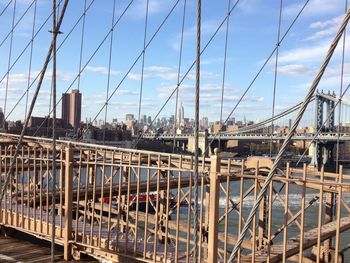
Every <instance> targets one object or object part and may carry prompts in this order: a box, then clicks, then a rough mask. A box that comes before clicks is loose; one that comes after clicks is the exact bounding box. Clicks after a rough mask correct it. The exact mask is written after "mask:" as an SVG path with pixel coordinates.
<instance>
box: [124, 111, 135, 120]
mask: <svg viewBox="0 0 350 263" xmlns="http://www.w3.org/2000/svg"><path fill="white" fill-rule="evenodd" d="M125 120H126V121H133V120H134V114H130V113H128V114H126V115H125Z"/></svg>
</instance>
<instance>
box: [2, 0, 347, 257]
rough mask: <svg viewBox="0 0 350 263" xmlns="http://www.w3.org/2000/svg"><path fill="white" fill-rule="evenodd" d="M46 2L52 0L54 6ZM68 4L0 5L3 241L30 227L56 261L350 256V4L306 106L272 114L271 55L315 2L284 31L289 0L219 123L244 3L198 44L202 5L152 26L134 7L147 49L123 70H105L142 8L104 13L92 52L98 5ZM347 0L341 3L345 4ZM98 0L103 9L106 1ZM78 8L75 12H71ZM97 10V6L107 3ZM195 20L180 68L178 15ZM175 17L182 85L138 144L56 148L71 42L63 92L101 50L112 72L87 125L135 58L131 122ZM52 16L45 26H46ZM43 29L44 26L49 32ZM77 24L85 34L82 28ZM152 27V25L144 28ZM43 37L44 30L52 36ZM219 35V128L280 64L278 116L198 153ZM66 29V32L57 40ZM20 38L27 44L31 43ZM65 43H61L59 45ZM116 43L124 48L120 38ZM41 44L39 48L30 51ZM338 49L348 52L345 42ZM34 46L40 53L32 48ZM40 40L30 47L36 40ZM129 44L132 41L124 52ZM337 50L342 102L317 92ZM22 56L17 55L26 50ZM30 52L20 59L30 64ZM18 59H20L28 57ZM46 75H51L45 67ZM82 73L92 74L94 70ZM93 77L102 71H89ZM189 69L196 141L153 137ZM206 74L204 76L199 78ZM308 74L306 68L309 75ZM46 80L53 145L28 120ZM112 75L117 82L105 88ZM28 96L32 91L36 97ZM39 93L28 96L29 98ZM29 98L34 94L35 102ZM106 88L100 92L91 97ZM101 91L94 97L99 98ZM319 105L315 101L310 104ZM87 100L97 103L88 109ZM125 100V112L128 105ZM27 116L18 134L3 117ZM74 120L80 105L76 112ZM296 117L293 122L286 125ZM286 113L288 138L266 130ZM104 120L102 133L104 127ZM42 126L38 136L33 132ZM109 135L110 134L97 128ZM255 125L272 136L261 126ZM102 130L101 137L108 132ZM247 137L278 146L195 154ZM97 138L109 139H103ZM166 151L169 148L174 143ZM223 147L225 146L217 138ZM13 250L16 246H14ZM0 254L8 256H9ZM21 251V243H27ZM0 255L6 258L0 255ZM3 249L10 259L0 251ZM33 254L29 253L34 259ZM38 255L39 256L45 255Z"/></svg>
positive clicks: (71, 143)
mask: <svg viewBox="0 0 350 263" xmlns="http://www.w3.org/2000/svg"><path fill="white" fill-rule="evenodd" d="M48 2H51V1H48ZM71 2H73V1H68V0H60V1H56V0H53V1H52V9H51V8H47V9H46V11H47V12H48V14H46V15H44V18H43V16H41V17H40V18H41V19H39V18H38V13H37V10H38V9H39V8H40V4H42V3H41V1H38V0H33V1H25V4H23V3H21V1H16V0H9V1H3V2H2V3H1V5H0V8H1V9H0V20H1V19H3V18H4V17H3V16H5V15H8V16H10V17H11V18H12V19H10V20H9V21H10V22H9V25H8V28H6V27H4V28H1V31H4V32H5V33H2V35H1V37H3V38H2V42H0V50H3V49H5V46H4V43H7V44H8V47H7V48H8V50H6V51H8V60H7V63H6V64H7V65H5V70H4V71H1V75H2V77H1V79H0V83H1V84H2V85H3V86H2V87H3V89H1V92H2V93H4V105H3V115H4V118H3V120H2V125H1V126H2V128H3V129H2V132H1V133H0V189H1V196H0V226H1V231H2V232H4V233H5V235H7V236H11V234H12V233H13V231H17V232H20V233H25V234H27V235H29V236H31V237H33V238H34V237H35V238H38V239H40V240H46V241H49V242H50V243H51V251H50V254H49V255H46V256H45V257H42V258H41V259H38V260H37V261H35V259H32V260H31V261H30V260H29V259H27V260H29V262H40V260H41V261H43V260H46V261H48V259H49V258H50V259H51V261H52V262H54V261H56V260H58V259H57V256H59V255H60V252H59V251H60V249H59V248H61V249H62V250H63V255H62V259H63V260H67V261H68V260H72V259H74V260H81V259H82V257H83V256H84V255H87V256H90V257H93V258H95V259H97V260H105V261H111V262H125V261H128V262H347V261H348V260H350V254H349V251H348V250H349V248H350V246H349V244H350V239H349V232H348V231H349V229H350V174H349V172H348V171H347V170H346V169H345V168H344V167H343V166H341V165H339V159H340V158H339V154H340V153H339V152H340V150H339V149H340V146H341V145H347V143H348V142H349V140H350V139H349V138H350V136H349V132H348V131H343V130H342V127H344V124H346V122H347V121H348V120H347V118H346V116H344V109H347V107H348V106H349V105H348V103H347V101H346V99H345V97H344V96H345V95H346V93H347V90H348V88H349V87H350V84H349V85H345V83H343V82H345V80H346V78H345V77H344V70H345V67H344V65H345V53H346V48H345V47H346V37H345V36H346V27H347V25H348V21H349V19H350V9H348V8H347V1H344V6H345V8H344V10H345V11H344V12H343V13H342V14H339V15H341V22H340V23H339V28H338V29H337V31H336V32H334V34H333V35H332V43H331V44H330V45H329V47H328V51H327V52H326V53H325V54H320V56H321V55H322V56H323V57H324V60H323V62H322V64H321V66H320V67H319V69H318V71H317V72H315V73H314V74H313V77H314V78H313V81H311V82H310V83H309V87H310V88H309V90H308V92H307V93H306V95H305V98H304V99H303V101H302V102H300V103H298V104H295V105H294V106H292V107H288V109H286V110H284V111H282V112H280V113H277V112H276V89H277V82H276V79H277V75H278V59H279V49H280V48H281V47H283V45H284V44H285V41H286V37H287V35H288V34H290V33H291V31H292V30H293V27H294V26H295V24H297V23H298V22H299V20H301V19H303V12H304V11H305V8H307V6H308V5H309V2H312V0H306V1H302V5H300V6H298V11H297V13H296V15H295V17H293V19H292V20H291V22H290V24H289V25H287V27H286V28H285V31H284V32H283V31H282V27H281V21H282V19H283V14H284V12H283V10H284V5H283V0H281V1H280V6H279V17H278V18H279V19H278V34H277V39H276V42H275V43H274V45H273V48H272V51H271V53H270V54H269V55H268V56H267V59H266V60H265V61H263V63H262V66H261V68H259V69H258V71H257V73H256V75H255V76H254V77H253V78H252V80H251V82H249V84H248V86H247V88H246V89H245V90H244V91H243V92H242V94H241V96H240V97H239V99H237V100H236V103H235V105H233V107H231V108H230V111H229V112H228V115H227V118H224V111H223V108H224V100H225V85H226V77H227V76H226V66H227V57H228V55H227V51H228V36H229V33H230V30H229V27H230V18H231V17H232V16H233V15H234V14H235V12H237V9H236V8H238V7H239V6H240V4H241V3H240V1H239V0H237V1H230V0H228V1H227V9H225V12H223V13H222V14H221V17H220V22H219V23H218V25H217V27H216V28H215V30H214V31H213V34H212V35H211V36H210V37H209V38H208V41H207V42H204V43H203V41H201V36H202V31H201V26H202V20H201V19H202V15H201V12H202V1H200V0H198V1H196V4H195V5H194V3H190V2H189V1H186V0H182V1H180V0H176V1H169V2H170V4H169V10H165V11H164V10H162V11H164V13H165V14H164V17H163V19H161V20H160V21H158V23H157V24H156V25H155V26H154V25H153V26H151V25H150V21H149V19H150V14H151V10H152V9H151V7H152V3H153V4H154V3H155V2H153V1H152V0H147V1H145V5H141V6H142V8H141V10H142V11H143V12H144V16H145V17H144V23H143V24H142V33H141V35H142V41H141V42H142V48H141V50H140V52H138V53H137V55H136V57H135V60H134V61H132V62H131V64H130V67H126V68H125V69H124V70H123V71H122V72H115V71H113V69H112V62H113V58H114V55H115V54H114V52H115V51H114V50H113V47H114V44H115V42H116V41H118V38H116V35H115V34H116V33H117V32H118V30H117V29H118V28H119V26H120V23H122V22H123V21H124V20H125V19H126V17H127V16H128V15H130V12H131V10H133V11H134V12H136V11H139V10H138V9H136V10H135V9H132V8H133V5H135V4H136V3H135V2H137V1H134V0H131V1H128V2H127V3H126V4H124V5H120V6H119V5H118V2H119V1H116V0H113V1H110V3H112V4H113V5H112V7H111V8H109V7H108V9H109V10H108V11H106V10H105V9H104V11H105V12H106V13H103V15H101V13H100V14H99V15H100V16H99V17H100V18H101V20H104V19H105V18H106V17H107V16H110V21H109V25H108V30H107V31H106V34H105V35H102V36H100V32H99V31H98V30H95V32H94V34H96V36H95V35H94V37H93V38H95V39H98V38H99V37H101V39H98V40H97V41H99V42H98V43H97V47H96V49H93V50H86V49H88V48H87V46H86V45H87V43H88V41H89V40H88V39H86V36H87V34H88V27H87V24H86V23H87V21H88V19H89V18H90V16H91V14H90V13H91V12H92V11H93V10H94V8H95V6H96V5H97V4H98V1H95V0H90V1H88V0H84V1H80V2H79V4H77V3H78V1H77V2H75V3H74V4H75V5H73V4H72V3H71ZM339 2H341V1H339ZM104 4H105V3H104ZM77 6H78V7H80V9H79V11H77V10H76V9H74V10H71V9H70V8H73V7H74V8H77ZM104 7H105V6H104ZM189 9H194V10H195V12H194V13H195V14H196V17H195V18H196V19H195V24H196V27H195V29H196V30H195V32H196V41H195V43H196V50H195V54H196V58H195V60H194V61H193V63H191V64H190V65H189V66H188V67H187V68H185V66H184V61H183V59H184V58H183V51H184V46H183V44H184V36H185V33H186V32H185V29H186V28H185V25H186V23H185V21H186V19H189V17H188V16H189V15H188V13H187V12H188V10H189ZM174 13H175V14H176V15H177V17H176V20H179V21H180V25H181V27H180V35H179V36H180V37H179V39H180V41H179V47H178V57H177V61H176V62H177V65H178V66H177V74H175V80H176V84H175V85H174V89H172V90H171V92H169V93H168V94H167V95H168V97H166V98H165V100H164V104H163V105H161V106H160V107H159V110H158V111H157V112H156V114H155V115H154V117H153V118H152V121H151V124H150V125H149V126H148V127H147V129H144V130H143V131H141V132H140V133H139V134H137V136H136V137H134V143H133V148H130V149H127V148H118V147H112V146H106V145H103V144H91V143H86V142H84V141H82V140H80V139H78V140H61V139H59V138H57V136H56V128H57V127H56V125H57V119H58V118H57V116H56V113H57V107H58V105H59V103H61V101H60V100H57V95H56V93H57V77H58V75H59V71H57V70H59V69H60V68H59V64H57V60H60V59H61V57H62V58H63V57H64V51H65V52H67V54H68V56H70V55H71V56H73V54H72V52H71V50H70V47H69V46H68V47H67V45H68V44H67V42H68V43H69V39H70V37H73V36H74V35H75V36H77V35H79V41H78V42H77V43H78V44H79V45H78V52H73V53H76V54H78V59H77V60H78V62H79V63H78V64H79V67H78V71H77V73H76V74H74V76H73V77H72V79H73V80H72V82H71V83H70V84H69V85H68V87H67V90H66V91H68V90H69V89H71V88H72V87H75V86H77V87H78V91H80V88H81V87H80V85H82V84H81V83H83V82H84V75H85V73H86V72H87V71H88V69H90V70H92V68H91V67H90V66H91V62H92V61H93V59H94V57H95V56H96V55H97V54H99V52H100V51H101V48H102V46H103V45H106V46H107V47H108V48H107V52H106V51H105V54H104V55H105V57H106V61H107V64H108V67H107V68H104V69H101V68H100V69H99V70H102V71H103V72H104V75H105V76H106V85H105V88H106V90H105V93H104V95H106V96H105V98H104V100H103V103H102V105H101V107H100V108H98V110H97V113H96V115H95V117H94V118H93V120H92V121H91V122H90V123H88V124H87V126H89V125H91V123H93V122H94V121H95V120H97V119H98V118H99V116H100V115H104V116H103V118H104V123H105V124H106V122H107V118H108V116H109V114H110V111H111V110H112V106H113V103H112V102H113V100H112V99H113V98H114V97H115V96H117V95H118V92H120V91H121V87H123V85H124V84H125V83H124V82H125V81H126V79H127V78H128V77H130V76H131V74H132V72H133V70H134V68H135V67H136V66H137V65H139V64H141V70H140V71H141V74H140V76H139V77H138V80H139V81H140V83H139V84H140V85H139V88H140V90H139V92H138V93H137V95H138V103H133V105H136V104H137V111H138V120H140V118H141V112H142V110H144V109H143V107H145V102H144V90H143V89H144V88H145V82H146V79H147V75H146V73H145V62H146V61H147V58H148V56H149V54H148V52H150V53H151V48H152V44H153V42H154V41H155V40H156V39H157V37H159V35H160V34H161V33H162V32H163V30H166V26H167V22H168V20H169V19H174V16H175V14H174ZM68 14H69V15H70V16H71V17H73V20H74V21H75V22H73V23H72V24H71V27H70V28H69V26H66V25H65V21H66V19H67V15H68ZM45 17H46V18H45ZM23 21H31V23H29V24H30V26H31V33H30V34H29V40H28V41H27V42H25V41H23V42H25V43H24V45H23V47H20V48H18V47H16V45H15V40H16V33H18V31H19V30H20V28H19V27H20V26H19V25H21V23H23ZM49 21H52V24H51V25H49V24H48V23H49ZM78 26H79V28H80V29H81V30H80V32H79V31H78V30H77V28H78ZM43 29H48V30H47V31H50V32H49V33H50V39H49V42H48V43H46V44H47V46H45V48H43V46H42V43H45V42H40V41H39V40H38V36H39V35H40V33H41V32H42V30H43ZM152 30H153V31H152ZM47 31H46V34H47ZM222 32H224V35H225V37H224V40H225V41H224V61H223V64H224V65H223V71H222V83H221V84H222V86H221V103H220V107H219V111H220V125H222V126H223V125H225V124H226V123H227V122H228V120H229V119H230V117H232V116H233V114H235V111H236V110H237V108H238V107H239V106H240V104H241V103H242V101H244V100H245V99H247V98H246V95H247V93H248V92H249V90H250V89H251V88H252V86H253V85H254V83H255V82H256V80H257V79H258V77H259V76H260V75H261V74H262V72H263V70H264V68H265V67H266V66H267V65H268V64H269V63H271V62H272V61H271V60H273V58H275V68H274V83H273V94H272V97H273V99H272V101H273V103H272V107H271V108H272V114H271V115H270V116H268V117H266V119H265V120H264V121H261V122H258V123H255V124H253V125H249V126H245V127H242V128H240V129H238V130H236V131H233V132H224V131H221V129H220V130H219V132H217V133H211V134H209V135H208V134H207V135H205V136H206V137H205V140H204V141H205V142H206V143H205V144H204V146H201V145H200V143H201V141H202V140H200V139H201V136H202V135H201V134H200V132H199V111H200V91H201V85H200V80H201V70H200V66H201V65H202V64H201V58H202V57H203V56H204V54H205V51H206V50H207V49H208V48H210V47H211V46H212V45H213V41H214V39H215V38H216V37H217V35H218V33H222ZM62 33H63V34H62ZM27 37H28V36H27ZM66 41H67V42H66ZM119 41H120V40H119ZM38 42H39V43H38ZM340 43H342V45H341V44H340ZM39 44H41V45H39ZM36 45H38V46H36ZM130 45H131V44H130ZM337 47H338V50H339V49H340V50H341V52H340V54H342V59H341V72H340V74H339V79H340V80H341V81H340V82H341V85H340V89H339V93H338V97H337V96H336V95H335V94H330V93H329V94H327V93H323V92H317V91H316V90H317V87H318V85H319V83H320V81H321V79H322V77H323V76H324V73H325V71H326V69H327V66H328V65H329V62H330V60H331V58H332V57H333V56H334V55H335V50H336V48H337ZM21 48H23V49H21ZM38 49H40V51H42V50H43V49H44V50H45V51H47V54H46V56H45V57H43V61H41V65H42V66H41V67H40V70H34V61H35V59H37V57H36V53H35V52H38ZM25 54H26V55H28V57H25ZM24 57H25V58H24ZM22 60H24V61H25V62H26V63H27V64H26V66H27V70H28V71H27V74H26V75H24V77H23V76H21V77H23V79H24V82H25V83H26V85H25V89H24V92H23V93H21V94H19V93H20V92H18V94H16V96H15V98H13V97H11V96H9V94H10V91H11V83H13V81H14V80H13V76H14V75H15V72H14V69H15V68H16V66H18V65H19V64H20V63H22V62H23V61H22ZM49 66H51V67H52V72H51V73H49V72H48V71H49V70H48V68H49ZM89 67H90V68H89ZM95 70H96V69H95ZM192 71H194V72H195V74H194V75H195V77H194V80H195V83H194V85H193V95H194V98H195V100H194V102H195V103H194V105H195V111H194V113H195V128H194V134H185V135H177V134H176V131H175V129H176V123H175V125H174V133H173V134H170V135H166V134H158V135H157V136H156V137H155V136H154V135H152V134H150V133H149V129H150V128H151V126H152V125H153V124H154V122H155V120H156V119H157V118H158V116H159V115H160V114H161V113H162V111H163V110H164V108H165V107H166V106H167V104H168V103H169V101H170V100H172V99H175V103H174V105H175V109H174V110H175V122H176V119H177V117H176V114H177V111H178V99H179V91H180V90H181V87H182V86H185V83H184V82H185V80H186V79H187V78H188V77H189V75H190V74H192V73H193V72H192ZM202 73H203V72H202ZM310 74H311V73H310ZM48 75H49V79H50V86H51V92H50V93H49V94H50V96H49V98H50V99H49V107H48V114H47V115H46V114H45V116H47V117H45V118H44V121H43V122H42V123H41V125H39V126H40V127H42V126H43V125H44V123H45V121H46V122H48V120H52V124H51V125H50V127H48V128H49V129H50V130H51V135H52V136H50V137H49V138H44V137H36V136H35V135H34V136H28V135H27V132H28V123H29V120H30V118H31V117H32V116H33V112H34V109H35V106H37V104H38V97H39V96H40V95H39V94H41V93H40V92H42V91H43V90H42V89H43V87H42V86H43V83H45V78H47V77H48ZM113 75H119V76H121V77H120V79H119V81H118V82H117V83H112V77H113ZM31 89H32V90H31ZM33 90H34V91H33ZM30 92H31V94H30ZM99 92H100V91H96V93H99ZM98 95H100V94H93V96H96V97H97V96H98ZM312 103H313V105H311V104H312ZM92 104H93V103H92ZM133 105H129V107H132V106H133ZM16 112H22V113H21V116H23V117H22V119H24V123H23V124H21V125H22V126H21V127H22V128H21V134H19V135H16V134H11V133H9V132H6V131H7V125H8V122H9V121H10V117H11V116H13V115H12V114H15V113H16ZM74 112H75V111H74ZM310 112H311V115H312V117H311V118H312V119H313V120H312V123H311V124H310V125H311V126H312V127H313V132H312V133H303V134H298V133H296V130H297V128H298V127H299V125H300V123H301V121H302V118H305V116H306V115H307V114H309V115H310ZM291 116H292V117H291ZM283 118H291V119H293V124H292V125H291V126H290V127H289V130H288V131H287V132H286V133H283V134H275V133H274V125H276V123H278V121H279V120H281V119H283ZM104 126H106V125H104ZM40 127H38V129H39V128H40ZM104 129H106V128H104ZM261 129H265V130H269V132H267V133H261V132H258V131H259V130H261ZM104 136H105V130H104ZM191 138H192V140H193V143H194V147H193V148H194V154H191V155H190V154H175V153H174V152H173V153H161V152H154V151H145V150H142V149H138V145H139V142H140V141H141V140H150V139H152V140H154V139H157V140H163V141H167V140H168V141H173V142H175V143H176V142H181V141H186V140H188V141H189V140H191ZM221 140H222V141H228V140H247V141H254V140H258V141H263V140H266V141H268V142H270V143H271V144H272V142H273V141H274V140H279V141H281V146H280V148H279V150H278V152H276V155H275V156H274V158H262V157H253V158H248V159H247V160H238V159H234V158H228V157H225V155H223V154H221V152H220V149H217V148H216V149H215V150H213V151H212V154H211V155H210V156H206V155H205V154H200V148H201V147H202V148H203V149H202V151H201V152H202V153H205V152H207V149H208V148H210V147H211V145H212V144H215V141H219V142H220V141H221ZM293 140H300V141H308V143H309V144H308V147H306V149H305V152H304V154H303V155H302V156H301V157H300V159H299V160H298V162H297V163H298V165H296V166H292V164H291V163H288V162H287V163H282V159H283V156H284V155H285V153H286V149H287V147H288V145H289V144H290V143H291V142H292V141H293ZM103 141H104V140H103ZM175 143H174V145H175ZM219 146H220V143H219ZM311 147H312V148H313V154H314V155H313V162H314V163H313V164H314V165H309V163H305V162H304V163H303V160H302V157H303V156H304V155H305V154H307V152H308V151H309V148H311ZM7 240H8V237H3V236H1V237H0V251H1V252H0V258H1V260H3V259H4V260H7V261H10V262H13V261H18V259H16V256H18V257H19V254H21V255H22V256H23V254H24V253H12V255H11V256H6V246H7V245H8V244H6V242H7ZM19 246H20V245H19ZM3 247H4V248H3ZM23 247H24V245H23ZM2 251H3V252H2ZM2 253H3V254H4V255H2ZM33 257H34V256H33ZM43 258H45V259H43Z"/></svg>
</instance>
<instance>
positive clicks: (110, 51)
mask: <svg viewBox="0 0 350 263" xmlns="http://www.w3.org/2000/svg"><path fill="white" fill-rule="evenodd" d="M114 16H115V0H113V14H112V29H111V30H112V32H111V38H110V43H109V58H108V75H107V87H106V102H105V103H106V108H105V119H104V127H103V143H105V139H106V123H107V114H108V97H109V86H110V80H111V66H112V53H113V32H114V29H113V24H114Z"/></svg>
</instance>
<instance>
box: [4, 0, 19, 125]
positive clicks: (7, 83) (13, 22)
mask: <svg viewBox="0 0 350 263" xmlns="http://www.w3.org/2000/svg"><path fill="white" fill-rule="evenodd" d="M16 6H17V0H15V1H14V2H13V13H12V29H11V37H10V50H9V56H8V62H7V70H8V71H10V64H11V57H12V45H13V29H14V25H15V17H16ZM9 80H10V72H9V74H7V79H6V87H5V102H4V111H3V113H4V116H6V115H5V114H6V106H7V93H8V88H9ZM3 122H4V123H3V127H4V129H5V130H7V127H6V120H5V118H4V121H3Z"/></svg>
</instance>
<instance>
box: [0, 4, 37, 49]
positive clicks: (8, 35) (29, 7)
mask: <svg viewBox="0 0 350 263" xmlns="http://www.w3.org/2000/svg"><path fill="white" fill-rule="evenodd" d="M36 1H37V0H33V1H32V3H31V4H30V5H29V6H28V7H27V9H26V10H25V11H24V12H23V14H22V15H21V17H20V18H19V19H18V20H17V22H16V23H15V24H14V26H13V27H12V29H11V30H10V32H8V33H7V35H6V36H5V38H4V39H3V40H2V41H1V43H0V47H2V45H3V44H4V43H5V42H6V40H7V39H8V38H9V37H10V36H11V33H12V32H13V31H14V30H15V29H16V27H17V26H18V24H19V23H20V22H21V21H22V19H23V18H24V17H25V15H26V14H27V13H28V11H29V10H30V9H31V7H32V6H33V4H34V3H35V2H36Z"/></svg>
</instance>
